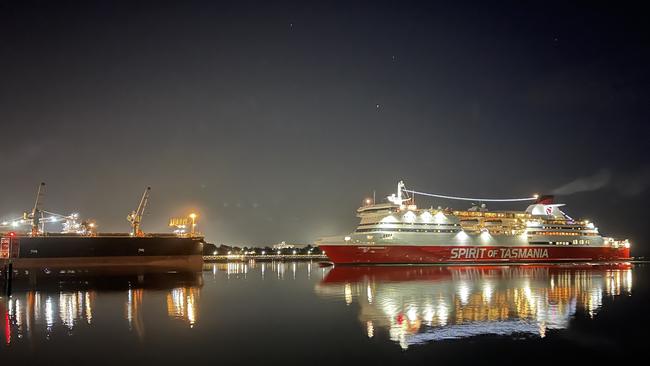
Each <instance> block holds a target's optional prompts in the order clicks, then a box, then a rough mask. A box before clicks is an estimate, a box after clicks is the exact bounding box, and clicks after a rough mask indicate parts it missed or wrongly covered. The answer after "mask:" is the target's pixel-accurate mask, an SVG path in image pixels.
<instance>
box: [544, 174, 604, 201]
mask: <svg viewBox="0 0 650 366" xmlns="http://www.w3.org/2000/svg"><path fill="white" fill-rule="evenodd" d="M611 179H612V173H611V172H610V171H609V170H608V169H602V170H600V171H599V172H598V173H596V174H594V175H591V176H588V177H581V178H578V179H575V180H573V181H571V182H569V183H567V184H564V185H562V186H560V187H558V188H556V189H554V190H553V191H552V194H558V195H569V194H574V193H580V192H589V191H596V190H599V189H601V188H603V187H605V186H607V185H608V184H609V182H610V181H611Z"/></svg>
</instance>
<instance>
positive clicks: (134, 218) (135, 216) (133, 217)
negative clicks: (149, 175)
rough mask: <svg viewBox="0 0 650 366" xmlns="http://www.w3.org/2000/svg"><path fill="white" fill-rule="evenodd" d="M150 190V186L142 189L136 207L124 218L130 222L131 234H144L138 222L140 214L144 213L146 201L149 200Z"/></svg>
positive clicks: (140, 219) (140, 218)
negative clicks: (142, 191)
mask: <svg viewBox="0 0 650 366" xmlns="http://www.w3.org/2000/svg"><path fill="white" fill-rule="evenodd" d="M150 190H151V187H147V188H146V189H145V190H144V193H143V194H142V198H141V199H140V204H139V205H138V208H137V209H136V210H135V211H133V212H131V214H129V215H128V216H127V217H126V219H127V220H128V221H129V222H130V223H131V228H132V232H131V235H133V236H144V233H143V232H142V230H140V223H141V222H142V216H143V215H144V210H145V208H146V207H147V202H148V201H149V191H150Z"/></svg>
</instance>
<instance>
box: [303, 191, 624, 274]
mask: <svg viewBox="0 0 650 366" xmlns="http://www.w3.org/2000/svg"><path fill="white" fill-rule="evenodd" d="M416 194H419V195H425V196H431V197H437V198H444V199H457V200H465V201H473V202H475V203H477V204H475V205H473V206H472V207H471V208H469V209H467V210H453V209H450V208H442V207H437V208H433V207H431V208H426V209H421V208H418V207H417V206H416V205H415V204H414V196H415V195H416ZM493 201H496V202H517V201H531V204H530V205H529V206H528V207H527V208H526V209H525V210H524V211H490V210H488V209H487V207H486V203H485V202H493ZM563 206H564V205H563V204H557V203H554V197H553V196H548V195H545V196H537V195H536V196H534V197H527V198H514V199H480V198H465V197H453V196H445V195H438V194H430V193H423V192H418V191H414V190H407V189H406V187H405V185H404V182H403V181H400V182H399V183H398V185H397V192H396V193H393V194H392V195H390V196H388V197H387V202H383V203H375V202H374V200H370V199H368V200H366V201H364V204H363V205H362V206H361V207H359V208H358V209H357V217H359V218H360V219H361V221H360V223H359V225H358V226H357V229H356V230H355V231H354V232H353V233H350V234H348V235H341V236H333V237H325V238H322V239H319V240H317V241H316V244H317V245H318V246H320V248H321V249H322V250H323V251H324V252H325V254H326V255H327V256H328V257H329V259H330V260H331V261H332V262H334V263H335V264H438V263H441V264H442V263H464V264H467V263H539V262H567V261H570V262H580V261H584V262H590V261H627V260H631V259H632V258H631V257H630V241H629V240H627V239H624V240H622V239H615V238H611V237H604V236H602V235H601V234H600V233H599V232H598V228H597V227H596V226H595V224H594V223H593V222H591V221H589V220H574V219H573V218H571V217H570V216H569V215H567V214H566V213H564V212H563V211H562V209H561V207H563Z"/></svg>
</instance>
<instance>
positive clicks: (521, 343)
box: [0, 261, 650, 365]
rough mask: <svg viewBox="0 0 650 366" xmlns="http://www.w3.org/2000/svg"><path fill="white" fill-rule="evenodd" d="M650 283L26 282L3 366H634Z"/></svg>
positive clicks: (286, 277) (75, 277) (603, 278)
mask: <svg viewBox="0 0 650 366" xmlns="http://www.w3.org/2000/svg"><path fill="white" fill-rule="evenodd" d="M648 272H649V270H648V266H647V265H645V264H629V263H627V264H626V263H623V264H610V265H588V264H563V265H520V266H357V267H345V266H338V267H327V266H321V265H319V263H317V262H315V261H314V262H305V261H303V262H258V263H255V262H254V261H249V262H237V263H206V264H204V265H203V270H202V271H198V272H197V271H182V270H181V271H179V270H173V271H164V270H156V271H151V270H141V269H137V268H136V269H118V268H115V269H111V268H103V269H101V270H94V269H83V268H82V269H79V268H75V269H65V268H57V269H52V268H38V269H29V270H20V271H18V273H16V277H15V279H14V282H13V293H12V294H11V296H5V295H3V296H2V298H1V299H0V315H1V317H0V325H1V327H0V328H1V330H0V335H1V336H2V339H1V342H2V345H1V346H0V362H2V364H3V365H20V364H40V365H59V364H60V365H64V364H65V365H77V364H79V365H81V364H84V365H94V364H97V365H135V364H138V365H142V364H151V365H181V364H183V365H190V364H206V365H207V364H219V363H220V364H269V365H271V364H274V365H279V364H301V365H308V364H329V365H336V364H342V363H346V364H350V363H352V364H371V363H372V364H390V363H393V364H394V363H406V362H408V363H416V364H424V363H426V364H477V363H481V364H483V363H488V362H508V363H514V362H521V363H545V364H548V363H549V362H552V363H563V362H567V361H572V360H575V362H593V361H603V360H609V359H611V360H616V361H618V362H620V361H622V360H625V359H632V358H633V357H634V356H635V355H636V354H641V353H644V352H646V349H647V346H646V337H645V333H646V329H647V327H648V325H650V322H649V320H650V315H649V314H650V313H649V312H648V308H647V302H648V300H650V295H649V286H648V285H649V283H650V279H649V277H648Z"/></svg>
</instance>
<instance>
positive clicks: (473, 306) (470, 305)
mask: <svg viewBox="0 0 650 366" xmlns="http://www.w3.org/2000/svg"><path fill="white" fill-rule="evenodd" d="M632 270H633V269H632V266H631V265H629V264H618V265H603V266H591V265H579V266H578V265H568V266H553V265H549V266H513V267H507V266H503V267H497V266H495V267H476V266H466V267H453V266H450V267H442V266H431V267H337V268H334V269H333V270H332V271H331V272H330V273H329V274H328V275H327V277H325V279H324V280H323V281H321V282H320V283H319V284H317V285H316V289H315V290H316V293H317V294H318V295H320V296H322V297H324V298H330V299H334V300H340V301H341V302H342V303H345V304H346V305H348V306H350V305H352V304H357V306H358V307H359V321H360V322H361V323H362V324H363V325H364V326H365V328H366V331H367V334H368V337H370V338H372V337H374V336H375V335H376V334H377V333H378V332H379V331H386V332H387V333H388V334H389V337H390V339H391V340H392V341H394V342H397V343H399V345H400V346H401V347H402V348H403V349H407V348H408V347H409V346H411V345H414V344H421V343H426V342H431V341H439V340H445V339H459V338H466V337H473V336H478V335H485V334H493V335H518V336H521V335H528V336H536V337H545V335H546V332H547V331H548V330H557V329H565V328H567V327H568V326H569V322H570V320H571V319H572V317H573V316H574V315H575V314H576V312H577V311H578V310H581V311H585V312H586V313H587V314H589V315H590V316H592V317H593V316H594V315H595V314H596V313H597V312H598V311H599V310H600V309H601V306H602V304H603V298H604V297H610V298H611V297H615V296H620V295H626V294H630V293H631V291H632Z"/></svg>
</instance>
